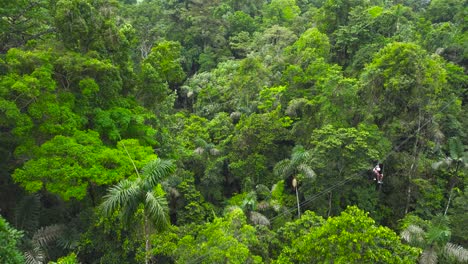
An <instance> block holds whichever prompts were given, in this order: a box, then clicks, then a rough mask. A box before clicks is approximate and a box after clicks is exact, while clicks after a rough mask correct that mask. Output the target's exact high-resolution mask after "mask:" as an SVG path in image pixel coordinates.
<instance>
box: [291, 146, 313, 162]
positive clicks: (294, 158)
mask: <svg viewBox="0 0 468 264" xmlns="http://www.w3.org/2000/svg"><path fill="white" fill-rule="evenodd" d="M311 156H312V155H311V154H310V152H309V151H307V150H305V148H304V147H303V146H301V145H297V146H295V147H294V148H293V150H292V154H291V163H292V164H296V165H297V164H302V163H305V162H307V161H308V160H310V158H311Z"/></svg>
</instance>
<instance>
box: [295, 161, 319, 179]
mask: <svg viewBox="0 0 468 264" xmlns="http://www.w3.org/2000/svg"><path fill="white" fill-rule="evenodd" d="M297 170H298V171H299V172H301V173H302V175H304V177H305V178H306V179H310V180H312V179H314V178H315V176H316V174H315V171H314V170H313V169H312V168H311V167H310V166H309V165H307V164H300V165H299V166H298V167H297Z"/></svg>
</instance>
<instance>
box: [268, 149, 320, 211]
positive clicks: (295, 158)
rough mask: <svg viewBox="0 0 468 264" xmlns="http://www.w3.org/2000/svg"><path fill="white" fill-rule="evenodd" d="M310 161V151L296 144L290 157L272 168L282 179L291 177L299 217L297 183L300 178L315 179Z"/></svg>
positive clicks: (311, 159) (311, 158)
mask: <svg viewBox="0 0 468 264" xmlns="http://www.w3.org/2000/svg"><path fill="white" fill-rule="evenodd" d="M312 161H313V155H312V152H311V151H310V150H306V149H304V147H303V146H301V145H297V146H295V147H294V148H293V150H292V153H291V158H289V159H284V160H282V161H280V162H278V163H277V164H276V166H275V169H274V172H275V174H276V175H278V176H281V177H283V179H286V178H289V177H292V180H291V185H292V186H293V188H294V189H295V191H296V199H297V214H298V217H299V218H300V217H301V208H300V204H299V191H298V188H299V186H298V185H299V182H300V181H302V180H306V179H307V180H313V179H315V176H316V174H315V172H314V170H313V169H312Z"/></svg>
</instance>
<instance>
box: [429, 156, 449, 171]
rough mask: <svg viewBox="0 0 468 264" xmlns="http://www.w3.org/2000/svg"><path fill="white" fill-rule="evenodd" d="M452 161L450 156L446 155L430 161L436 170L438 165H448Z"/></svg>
mask: <svg viewBox="0 0 468 264" xmlns="http://www.w3.org/2000/svg"><path fill="white" fill-rule="evenodd" d="M452 163H453V160H452V159H451V158H450V157H446V158H444V159H443V160H440V161H437V162H434V163H432V168H433V169H434V170H437V169H439V168H440V167H449V166H450V165H451V164H452Z"/></svg>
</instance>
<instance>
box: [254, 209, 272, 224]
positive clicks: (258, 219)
mask: <svg viewBox="0 0 468 264" xmlns="http://www.w3.org/2000/svg"><path fill="white" fill-rule="evenodd" d="M250 221H252V223H253V224H255V225H264V226H269V225H270V220H268V218H267V217H266V216H264V215H263V214H261V213H259V212H255V211H251V212H250Z"/></svg>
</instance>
